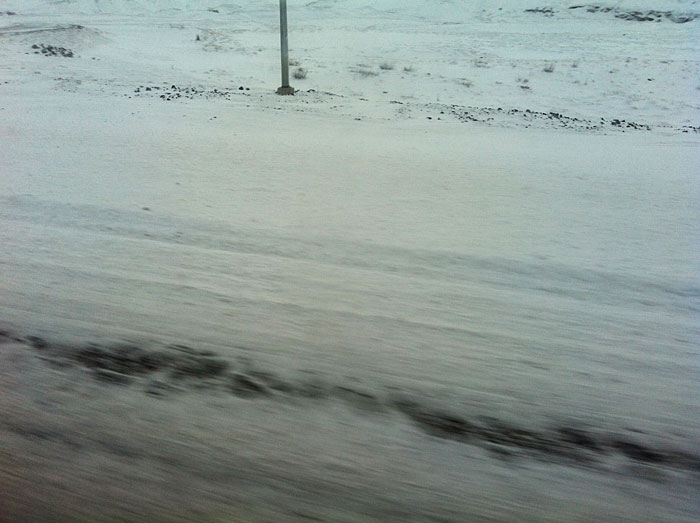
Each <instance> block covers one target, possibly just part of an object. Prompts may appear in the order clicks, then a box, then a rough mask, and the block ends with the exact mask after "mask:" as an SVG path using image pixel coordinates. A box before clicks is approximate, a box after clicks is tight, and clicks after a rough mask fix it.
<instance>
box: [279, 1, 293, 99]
mask: <svg viewBox="0 0 700 523" xmlns="http://www.w3.org/2000/svg"><path fill="white" fill-rule="evenodd" d="M280 49H281V50H282V87H280V88H279V89H277V94H294V88H293V87H290V85H289V48H288V46H287V0H280Z"/></svg>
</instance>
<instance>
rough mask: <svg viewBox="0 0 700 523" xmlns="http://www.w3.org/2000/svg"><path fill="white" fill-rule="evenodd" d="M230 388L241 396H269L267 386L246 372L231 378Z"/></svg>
mask: <svg viewBox="0 0 700 523" xmlns="http://www.w3.org/2000/svg"><path fill="white" fill-rule="evenodd" d="M229 388H230V389H231V392H233V393H234V394H235V395H236V396H238V397H241V398H254V397H258V396H267V395H269V392H268V390H267V388H266V387H265V386H264V385H262V384H261V383H258V382H257V381H255V380H253V378H251V377H250V376H246V375H245V374H234V375H233V376H232V378H231V383H230V386H229Z"/></svg>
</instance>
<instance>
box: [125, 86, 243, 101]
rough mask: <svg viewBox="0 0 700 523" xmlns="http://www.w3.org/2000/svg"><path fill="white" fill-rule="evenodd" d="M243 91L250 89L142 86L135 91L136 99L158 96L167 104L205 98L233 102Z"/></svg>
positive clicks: (240, 87)
mask: <svg viewBox="0 0 700 523" xmlns="http://www.w3.org/2000/svg"><path fill="white" fill-rule="evenodd" d="M242 91H250V87H244V86H242V85H241V86H239V87H237V88H231V89H205V88H203V87H192V86H190V87H182V86H178V85H175V84H172V85H162V86H161V85H140V86H138V87H137V88H136V89H134V93H133V94H134V95H135V96H136V97H144V96H156V97H158V98H160V99H161V100H164V101H166V102H169V101H172V100H178V99H186V100H193V99H195V98H204V99H206V100H214V99H224V100H231V97H232V96H234V95H236V94H243V93H242Z"/></svg>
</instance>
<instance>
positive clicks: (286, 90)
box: [277, 85, 294, 95]
mask: <svg viewBox="0 0 700 523" xmlns="http://www.w3.org/2000/svg"><path fill="white" fill-rule="evenodd" d="M277 94H281V95H287V94H294V87H289V86H284V85H283V86H282V87H278V88H277Z"/></svg>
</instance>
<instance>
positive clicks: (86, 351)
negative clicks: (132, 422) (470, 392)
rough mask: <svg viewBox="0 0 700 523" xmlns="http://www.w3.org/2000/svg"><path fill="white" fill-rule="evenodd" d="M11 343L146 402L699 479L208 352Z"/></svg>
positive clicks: (608, 448)
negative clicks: (368, 428)
mask: <svg viewBox="0 0 700 523" xmlns="http://www.w3.org/2000/svg"><path fill="white" fill-rule="evenodd" d="M12 341H15V342H20V343H24V344H28V345H29V346H30V347H32V348H34V349H36V351H37V352H38V353H39V354H40V356H41V357H42V358H43V359H45V360H46V361H48V362H49V363H52V364H57V365H59V366H62V367H66V366H72V365H78V366H81V367H83V368H86V369H89V370H91V371H92V374H93V377H94V378H95V379H96V380H99V381H101V382H104V383H107V384H114V385H121V386H129V385H133V384H141V385H142V386H143V387H144V388H143V390H144V392H145V393H147V394H150V395H153V396H160V397H163V396H167V395H169V394H173V393H184V392H185V391H187V390H188V389H190V390H191V389H200V390H201V389H218V390H226V391H228V392H230V393H231V394H233V395H235V396H237V397H240V398H244V399H248V400H254V399H261V398H270V399H280V400H282V399H285V398H287V399H297V400H308V401H311V400H329V399H339V400H341V401H344V402H346V403H347V404H348V405H349V406H351V407H352V408H354V409H356V410H358V411H361V412H371V413H378V412H398V413H400V414H402V415H403V416H405V417H406V418H407V419H409V420H410V421H411V422H412V423H413V424H414V425H415V426H416V427H418V428H419V429H420V430H421V431H422V432H424V433H425V434H428V435H430V436H433V437H437V438H441V439H448V440H453V441H459V442H462V443H465V444H472V445H477V446H481V447H484V448H486V449H488V450H489V451H491V452H493V453H494V454H496V455H498V456H500V457H504V458H515V457H518V456H522V455H526V456H530V457H533V458H535V459H540V460H544V461H553V460H558V461H565V462H569V463H578V464H590V463H595V462H596V460H597V459H598V458H600V457H602V456H606V455H607V456H611V455H618V456H624V457H626V458H627V459H629V460H631V461H633V462H637V463H642V464H648V465H661V466H665V467H671V468H675V469H683V470H689V471H692V472H696V473H697V472H700V456H696V455H693V454H689V453H687V452H683V451H680V450H676V449H673V448H662V447H653V446H649V445H645V444H642V443H639V442H637V441H633V440H632V439H630V438H629V437H628V436H626V435H623V434H618V433H610V432H605V433H602V432H595V431H591V430H588V429H586V428H583V427H580V426H577V425H576V424H575V423H572V424H571V425H566V424H562V425H558V426H552V427H549V428H546V429H527V428H524V427H520V426H517V425H514V424H511V423H509V422H505V421H503V420H500V419H498V418H496V417H484V416H480V417H475V418H473V419H467V418H465V417H464V416H461V415H459V414H456V413H454V412H450V411H449V410H446V409H445V410H443V409H441V408H436V407H434V406H430V405H427V404H423V403H421V402H420V401H417V400H415V399H412V398H410V397H409V396H408V395H407V394H402V393H400V392H399V393H392V394H390V395H388V396H387V397H385V398H382V397H380V396H379V395H377V394H375V393H373V392H370V391H369V390H367V389H365V388H363V387H362V386H361V385H356V384H355V383H353V382H351V383H350V384H348V383H343V384H330V383H327V382H326V381H324V380H323V379H321V378H320V377H319V376H318V375H310V377H309V378H306V379H300V380H296V381H292V380H288V379H285V378H282V377H280V376H278V375H276V374H275V373H273V372H269V371H264V370H260V369H256V368H255V366H254V365H253V364H252V363H251V361H249V360H246V361H243V362H239V364H238V365H237V366H236V367H240V368H234V366H233V365H232V364H231V363H230V362H229V361H227V360H225V359H223V358H221V357H219V355H218V354H216V353H215V352H212V351H201V350H197V349H194V348H192V347H189V346H186V345H169V346H167V347H165V348H164V349H163V350H146V349H144V348H141V347H138V346H136V345H129V344H125V345H114V346H111V347H105V346H101V345H96V344H88V345H86V346H83V347H78V348H75V347H68V346H61V345H53V344H51V343H49V342H47V341H46V340H44V339H43V338H40V337H37V336H28V337H24V338H23V337H18V336H16V335H14V334H12V333H11V332H9V331H7V330H1V329H0V343H2V342H5V343H7V342H12Z"/></svg>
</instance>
